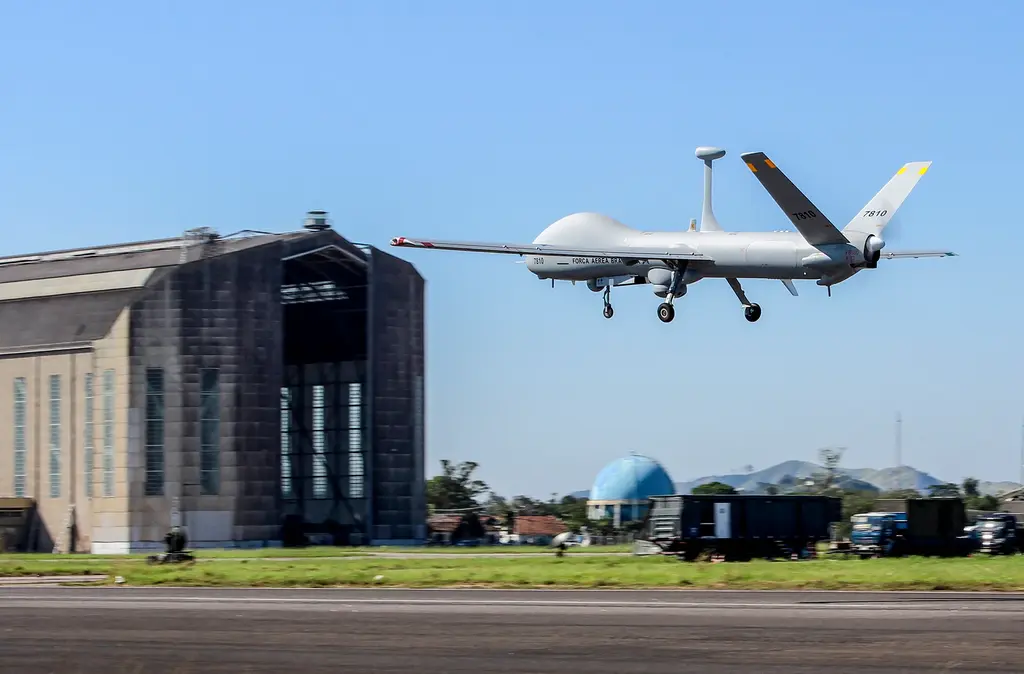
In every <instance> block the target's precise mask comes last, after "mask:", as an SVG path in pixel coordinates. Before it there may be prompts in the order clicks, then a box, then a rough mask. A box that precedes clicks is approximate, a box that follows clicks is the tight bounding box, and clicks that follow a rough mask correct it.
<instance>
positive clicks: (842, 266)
mask: <svg viewBox="0 0 1024 674" xmlns="http://www.w3.org/2000/svg"><path fill="white" fill-rule="evenodd" d="M867 236H868V235H866V234H865V235H864V236H862V237H860V238H861V239H866V238H867ZM534 243H535V244H542V245H549V246H552V247H559V248H563V247H564V248H569V247H573V246H581V245H585V246H587V247H590V248H602V247H603V248H610V249H611V248H614V249H616V250H629V249H630V248H634V247H635V248H639V249H650V248H664V249H666V250H672V249H688V250H693V251H695V252H697V253H699V254H701V255H702V256H706V257H708V258H711V259H710V260H701V259H696V260H693V261H691V262H689V263H688V265H687V268H686V271H685V272H683V282H684V283H685V284H687V285H689V284H691V283H695V282H697V281H699V280H700V279H702V278H738V279H743V278H751V279H754V278H756V279H778V280H797V279H801V280H822V279H824V280H826V281H828V283H829V285H831V284H835V283H839V282H840V281H843V280H845V279H847V278H849V277H850V276H852V275H853V274H855V273H856V272H857V271H859V270H860V269H862V268H865V267H866V266H867V264H868V260H867V259H866V258H865V255H864V246H863V244H864V242H863V241H856V242H853V241H851V242H850V243H847V244H827V245H822V246H818V247H815V246H812V245H810V244H809V243H807V241H806V239H804V238H803V236H801V235H800V234H799V233H798V232H724V231H721V230H717V231H705V232H700V231H683V232H642V231H638V230H635V229H633V228H631V227H628V226H626V225H624V224H622V223H621V222H618V221H617V220H614V219H613V218H609V217H607V216H604V215H600V214H597V213H574V214H572V215H569V216H567V217H565V218H562V219H561V220H558V221H557V222H555V223H553V224H552V225H550V226H549V227H548V228H547V229H545V230H544V231H543V232H542V233H541V234H540V236H538V237H537V238H536V239H535V240H534ZM857 244H860V245H857ZM526 268H527V269H529V270H530V271H531V272H532V273H533V274H535V275H536V276H537V277H538V278H541V279H555V280H559V281H586V282H589V285H590V288H591V290H601V289H603V288H604V286H606V285H624V284H629V283H650V284H652V285H654V286H655V287H659V286H667V285H668V277H669V276H670V275H671V270H669V269H667V268H666V265H665V263H664V262H661V261H659V260H637V261H634V260H632V259H630V258H622V257H605V256H583V255H580V256H574V257H570V256H558V255H544V254H540V253H538V254H534V255H527V256H526ZM656 292H657V291H656ZM659 294H660V293H659Z"/></svg>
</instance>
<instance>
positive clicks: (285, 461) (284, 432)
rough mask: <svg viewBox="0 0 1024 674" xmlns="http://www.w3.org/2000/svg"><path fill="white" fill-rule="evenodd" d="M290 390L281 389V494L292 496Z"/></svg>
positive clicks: (285, 496)
mask: <svg viewBox="0 0 1024 674" xmlns="http://www.w3.org/2000/svg"><path fill="white" fill-rule="evenodd" d="M291 399H292V396H291V391H289V390H288V389H286V388H282V389H281V496H283V497H284V498H291V497H292V443H291V439H292V438H291V431H292V414H291Z"/></svg>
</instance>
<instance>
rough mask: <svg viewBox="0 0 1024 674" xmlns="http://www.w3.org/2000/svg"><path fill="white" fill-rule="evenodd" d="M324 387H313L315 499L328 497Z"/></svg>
mask: <svg viewBox="0 0 1024 674" xmlns="http://www.w3.org/2000/svg"><path fill="white" fill-rule="evenodd" d="M325 439H326V438H325V433H324V387H323V386H319V385H318V386H314V387H313V498H326V497H327V464H326V463H325V461H326V460H327V457H326V456H325V455H324V448H325V447H324V445H325Z"/></svg>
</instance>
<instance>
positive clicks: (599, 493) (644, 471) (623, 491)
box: [587, 454, 676, 526]
mask: <svg viewBox="0 0 1024 674" xmlns="http://www.w3.org/2000/svg"><path fill="white" fill-rule="evenodd" d="M675 491H676V488H675V485H674V484H673V483H672V479H671V478H670V477H669V475H668V472H666V471H665V469H664V468H663V467H662V465H661V464H660V463H658V462H657V461H655V460H654V459H651V458H649V457H646V456H642V455H640V454H631V455H629V456H626V457H623V458H621V459H617V460H615V461H612V462H611V463H609V464H608V465H607V466H605V467H604V469H603V470H602V471H601V472H600V473H598V475H597V479H596V480H594V486H593V487H592V488H591V490H590V496H589V497H588V498H587V511H588V514H589V516H590V519H594V520H599V519H604V518H609V519H611V520H612V521H613V523H614V524H615V526H619V525H621V524H622V523H624V522H628V521H631V520H636V519H641V518H642V517H643V516H644V514H645V513H646V512H647V500H648V499H649V498H650V497H652V496H664V495H667V494H674V493H675Z"/></svg>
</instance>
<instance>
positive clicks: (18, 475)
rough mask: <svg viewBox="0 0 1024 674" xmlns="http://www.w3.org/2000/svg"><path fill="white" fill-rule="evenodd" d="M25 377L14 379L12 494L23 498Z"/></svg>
mask: <svg viewBox="0 0 1024 674" xmlns="http://www.w3.org/2000/svg"><path fill="white" fill-rule="evenodd" d="M26 389H27V387H26V385H25V378H24V377H18V378H17V379H15V380H14V496H15V497H17V498H25V482H26V467H27V466H26V464H27V458H28V446H27V443H26V441H25V426H26V423H27V419H26V415H27V413H28V395H27V391H26Z"/></svg>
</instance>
